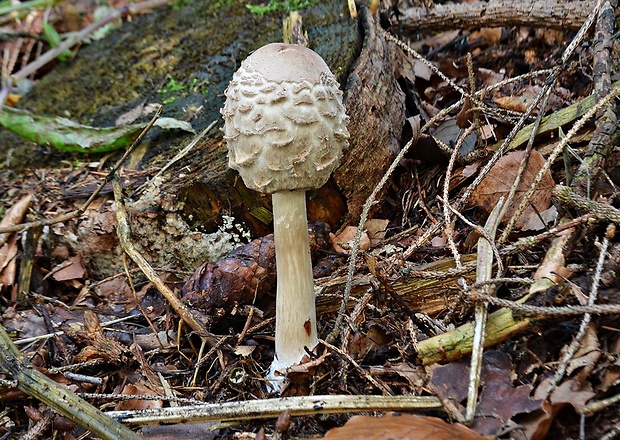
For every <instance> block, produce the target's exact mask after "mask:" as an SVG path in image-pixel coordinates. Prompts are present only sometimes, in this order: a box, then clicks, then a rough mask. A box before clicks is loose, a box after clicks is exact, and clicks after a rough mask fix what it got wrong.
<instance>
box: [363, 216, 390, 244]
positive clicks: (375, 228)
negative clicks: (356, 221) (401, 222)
mask: <svg viewBox="0 0 620 440" xmlns="http://www.w3.org/2000/svg"><path fill="white" fill-rule="evenodd" d="M389 224H390V221H389V220H384V219H378V218H377V219H372V220H368V221H367V222H366V225H365V228H366V233H367V234H368V238H369V239H370V244H371V246H374V245H376V244H377V243H378V242H380V241H381V240H383V239H384V238H385V233H386V232H387V227H388V225H389Z"/></svg>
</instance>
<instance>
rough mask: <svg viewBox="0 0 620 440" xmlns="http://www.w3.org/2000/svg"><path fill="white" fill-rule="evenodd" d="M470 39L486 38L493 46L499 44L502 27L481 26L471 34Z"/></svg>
mask: <svg viewBox="0 0 620 440" xmlns="http://www.w3.org/2000/svg"><path fill="white" fill-rule="evenodd" d="M469 39H470V40H478V39H481V40H486V41H488V44H489V45H491V46H493V45H496V44H499V42H500V40H501V39H502V28H499V27H498V28H481V29H480V30H479V31H474V32H472V33H471V34H470V35H469Z"/></svg>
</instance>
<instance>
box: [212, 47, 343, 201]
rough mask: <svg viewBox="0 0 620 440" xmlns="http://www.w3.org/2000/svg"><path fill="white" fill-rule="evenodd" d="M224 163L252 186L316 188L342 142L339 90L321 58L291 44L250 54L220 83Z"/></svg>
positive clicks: (263, 188) (271, 190)
mask: <svg viewBox="0 0 620 440" xmlns="http://www.w3.org/2000/svg"><path fill="white" fill-rule="evenodd" d="M225 93H226V103H225V104H224V108H223V109H222V110H221V113H222V115H223V116H224V139H225V140H226V143H227V146H228V163H229V166H230V167H231V168H233V169H235V170H237V171H238V172H239V174H240V175H241V177H242V178H243V181H244V182H245V185H246V186H247V187H248V188H251V189H253V190H255V191H260V192H265V193H274V192H278V191H285V190H306V189H310V188H319V187H320V186H322V185H323V184H324V183H325V182H326V181H327V179H328V178H329V176H330V174H331V172H332V171H333V170H334V168H336V166H338V162H339V161H340V157H341V155H342V150H343V148H345V147H346V146H347V140H348V138H349V132H348V131H347V127H346V121H347V116H346V114H345V112H344V106H343V105H342V92H341V91H340V89H339V87H338V82H337V81H336V78H335V77H334V75H333V74H332V73H331V72H330V70H329V67H327V64H325V61H323V59H322V58H321V57H320V56H319V55H318V54H317V53H316V52H314V51H312V50H310V49H308V48H307V47H304V46H298V45H295V44H282V43H272V44H268V45H266V46H263V47H261V48H260V49H258V50H257V51H256V52H254V53H252V54H251V55H250V56H249V57H248V58H247V59H246V60H245V61H243V62H242V63H241V67H240V68H239V70H237V72H235V74H234V75H233V79H232V81H231V82H230V84H229V85H228V88H227V89H226V92H225Z"/></svg>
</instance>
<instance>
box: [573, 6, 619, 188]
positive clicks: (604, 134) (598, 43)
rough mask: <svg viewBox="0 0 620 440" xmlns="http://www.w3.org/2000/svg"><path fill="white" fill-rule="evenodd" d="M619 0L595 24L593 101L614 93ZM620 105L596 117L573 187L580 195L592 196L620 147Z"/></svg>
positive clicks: (605, 10) (612, 105) (603, 12)
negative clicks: (619, 113)
mask: <svg viewBox="0 0 620 440" xmlns="http://www.w3.org/2000/svg"><path fill="white" fill-rule="evenodd" d="M617 7H618V1H617V0H611V1H607V2H604V4H603V6H602V8H601V11H600V12H599V16H598V19H597V22H596V30H595V38H594V46H593V48H592V49H593V53H594V62H593V67H592V70H593V78H592V79H593V82H594V97H596V99H597V100H600V99H603V98H604V97H605V96H606V95H608V94H609V93H610V92H611V89H612V87H613V86H612V83H611V79H612V63H613V55H612V51H613V47H612V46H613V43H612V40H613V38H614V37H613V35H614V34H615V32H616V15H615V11H616V9H617ZM617 109H618V105H617V103H616V104H610V105H609V106H608V107H606V108H605V109H602V111H601V112H600V114H598V115H597V122H596V129H595V130H594V134H593V136H592V140H591V141H590V143H589V144H588V149H587V151H586V153H585V154H584V157H583V162H581V165H580V166H579V167H578V168H577V171H576V172H575V178H574V182H573V187H574V188H575V189H576V190H577V192H578V193H580V194H581V195H584V196H587V197H589V196H590V195H591V190H590V185H591V182H596V181H597V180H598V178H599V177H600V175H601V173H603V172H604V170H605V163H606V161H609V155H610V153H611V151H612V150H613V147H614V145H617V143H618V136H619V133H618V118H617Z"/></svg>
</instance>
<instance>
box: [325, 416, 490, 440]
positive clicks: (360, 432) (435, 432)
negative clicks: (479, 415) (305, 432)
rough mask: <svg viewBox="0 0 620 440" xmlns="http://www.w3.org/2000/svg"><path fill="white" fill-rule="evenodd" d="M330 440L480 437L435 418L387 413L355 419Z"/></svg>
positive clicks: (332, 432)
mask: <svg viewBox="0 0 620 440" xmlns="http://www.w3.org/2000/svg"><path fill="white" fill-rule="evenodd" d="M323 438H328V439H331V440H362V439H363V440H375V439H376V440H379V439H381V440H453V439H456V438H458V439H460V440H474V439H490V438H492V437H483V436H481V435H479V434H477V433H476V432H474V431H472V430H471V429H469V428H467V427H466V426H463V425H460V424H458V423H454V424H449V423H446V422H444V421H443V420H441V419H438V418H436V417H425V416H413V415H410V414H398V413H390V414H386V415H384V416H383V417H369V416H354V417H351V419H350V420H349V421H348V422H347V423H346V424H345V425H344V426H343V427H341V428H334V429H331V430H330V431H328V432H327V434H325V437H323Z"/></svg>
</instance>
